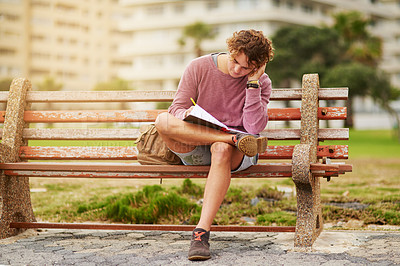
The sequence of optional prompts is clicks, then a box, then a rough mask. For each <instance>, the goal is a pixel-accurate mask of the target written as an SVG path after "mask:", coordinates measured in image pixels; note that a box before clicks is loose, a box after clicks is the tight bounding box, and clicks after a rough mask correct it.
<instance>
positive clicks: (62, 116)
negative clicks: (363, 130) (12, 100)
mask: <svg viewBox="0 0 400 266" xmlns="http://www.w3.org/2000/svg"><path fill="white" fill-rule="evenodd" d="M163 112H166V110H142V111H137V110H123V111H116V110H110V111H25V114H24V120H25V122H27V123H79V122H85V123H90V122H96V123H98V122H154V121H155V119H156V118H157V116H158V115H159V114H160V113H163ZM268 117H269V120H271V121H288V120H300V119H301V113H300V108H270V109H268ZM2 119H3V121H2ZM318 119H320V120H343V119H346V107H320V108H318ZM0 122H4V118H3V117H2V116H1V114H0Z"/></svg>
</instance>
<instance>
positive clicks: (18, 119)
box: [0, 78, 35, 239]
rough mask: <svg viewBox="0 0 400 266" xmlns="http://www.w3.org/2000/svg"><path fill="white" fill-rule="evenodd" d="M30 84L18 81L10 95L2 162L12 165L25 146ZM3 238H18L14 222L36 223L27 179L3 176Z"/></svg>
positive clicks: (0, 212)
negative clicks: (25, 112) (27, 97)
mask: <svg viewBox="0 0 400 266" xmlns="http://www.w3.org/2000/svg"><path fill="white" fill-rule="evenodd" d="M30 88H31V83H30V82H29V81H28V80H27V79H23V78H19V79H15V80H14V81H13V83H12V84H11V87H10V92H9V95H8V102H7V109H6V116H5V121H4V127H3V137H2V142H1V152H0V155H1V157H0V161H1V162H2V163H12V162H17V161H19V149H20V147H21V146H22V145H24V143H23V140H22V132H23V129H24V127H25V126H26V125H25V122H24V111H25V110H26V109H28V108H29V106H28V105H27V104H26V100H25V98H26V94H27V91H28V90H30ZM0 217H1V219H0V239H2V238H5V237H9V236H13V235H16V234H18V233H20V232H21V230H23V229H16V228H10V226H9V225H10V223H11V222H14V221H20V222H33V221H35V217H34V215H33V210H32V205H31V197H30V190H29V178H28V177H24V178H21V177H16V176H7V175H4V174H3V173H2V172H1V176H0Z"/></svg>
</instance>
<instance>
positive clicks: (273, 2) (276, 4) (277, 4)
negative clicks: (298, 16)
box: [272, 0, 281, 7]
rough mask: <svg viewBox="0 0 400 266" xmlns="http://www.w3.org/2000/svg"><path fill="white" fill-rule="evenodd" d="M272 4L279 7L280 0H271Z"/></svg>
mask: <svg viewBox="0 0 400 266" xmlns="http://www.w3.org/2000/svg"><path fill="white" fill-rule="evenodd" d="M272 5H273V6H276V7H279V6H280V5H281V0H272Z"/></svg>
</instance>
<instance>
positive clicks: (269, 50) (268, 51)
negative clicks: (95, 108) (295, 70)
mask: <svg viewBox="0 0 400 266" xmlns="http://www.w3.org/2000/svg"><path fill="white" fill-rule="evenodd" d="M226 43H227V44H228V51H229V53H230V54H231V56H232V57H235V56H236V55H238V54H239V53H242V52H243V53H244V54H245V55H246V56H247V58H248V63H249V65H250V64H251V65H254V66H255V67H256V68H259V67H261V66H262V65H264V64H265V63H268V62H270V61H271V60H272V58H273V56H274V48H273V47H272V42H271V41H270V40H269V39H268V38H266V37H265V36H264V34H263V32H262V31H257V30H253V29H250V30H241V31H236V32H234V33H233V36H232V37H231V38H229V39H227V40H226Z"/></svg>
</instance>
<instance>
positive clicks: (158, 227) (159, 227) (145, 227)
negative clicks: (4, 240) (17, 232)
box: [10, 222, 296, 232]
mask: <svg viewBox="0 0 400 266" xmlns="http://www.w3.org/2000/svg"><path fill="white" fill-rule="evenodd" d="M195 227H196V226H195V225H172V224H171V225H169V224H100V223H38V222H12V223H11V224H10V228H48V229H90V230H142V231H151V230H155V231H193V229H194V228H195ZM295 229H296V227H295V226H260V225H257V226H241V225H240V226H239V225H211V231H213V232H216V231H219V232H295Z"/></svg>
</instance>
